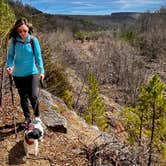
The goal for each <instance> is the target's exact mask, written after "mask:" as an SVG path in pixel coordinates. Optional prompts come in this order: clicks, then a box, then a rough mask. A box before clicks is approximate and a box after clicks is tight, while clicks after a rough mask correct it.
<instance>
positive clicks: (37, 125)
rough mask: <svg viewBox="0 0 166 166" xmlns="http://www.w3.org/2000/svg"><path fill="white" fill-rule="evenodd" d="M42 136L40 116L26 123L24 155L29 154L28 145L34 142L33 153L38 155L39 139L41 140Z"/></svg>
mask: <svg viewBox="0 0 166 166" xmlns="http://www.w3.org/2000/svg"><path fill="white" fill-rule="evenodd" d="M43 136H44V129H43V123H42V121H41V119H40V118H38V117H35V118H34V119H33V120H32V122H31V123H30V124H29V125H28V127H27V128H26V129H25V132H24V149H25V153H26V156H29V148H30V147H29V146H30V145H32V144H34V154H35V156H37V155H38V152H39V141H42V139H43Z"/></svg>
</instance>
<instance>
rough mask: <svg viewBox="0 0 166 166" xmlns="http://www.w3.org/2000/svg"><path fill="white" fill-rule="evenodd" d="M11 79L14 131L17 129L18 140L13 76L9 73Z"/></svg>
mask: <svg viewBox="0 0 166 166" xmlns="http://www.w3.org/2000/svg"><path fill="white" fill-rule="evenodd" d="M9 81H10V92H11V97H12V105H13V121H14V131H15V137H16V140H17V138H18V135H17V128H16V115H15V111H14V109H15V108H14V94H13V77H12V75H11V74H10V75H9Z"/></svg>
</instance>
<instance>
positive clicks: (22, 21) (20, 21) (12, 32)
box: [9, 18, 33, 39]
mask: <svg viewBox="0 0 166 166" xmlns="http://www.w3.org/2000/svg"><path fill="white" fill-rule="evenodd" d="M24 24H25V25H26V26H27V27H28V28H29V31H28V33H29V34H31V33H32V32H33V27H32V24H31V23H29V22H28V20H27V19H26V18H20V19H18V20H17V21H16V22H15V24H14V26H13V27H12V29H11V30H10V32H9V39H10V38H12V37H13V38H16V37H17V36H18V33H17V29H18V28H19V27H20V26H21V25H24Z"/></svg>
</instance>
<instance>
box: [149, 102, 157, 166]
mask: <svg viewBox="0 0 166 166" xmlns="http://www.w3.org/2000/svg"><path fill="white" fill-rule="evenodd" d="M155 111H156V110H155V99H154V102H153V118H152V132H151V139H150V145H149V159H148V166H150V165H151V160H152V148H153V139H154V130H155V116H156V115H155Z"/></svg>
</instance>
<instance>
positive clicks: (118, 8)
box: [22, 0, 166, 15]
mask: <svg viewBox="0 0 166 166" xmlns="http://www.w3.org/2000/svg"><path fill="white" fill-rule="evenodd" d="M22 2H23V3H27V4H29V5H31V6H33V7H35V8H37V9H39V10H41V11H43V12H45V13H50V14H72V15H75V14H76V15H77V14H78V15H107V14H111V13H113V12H145V11H147V10H149V11H154V10H158V9H159V8H160V7H161V6H164V5H166V0H22Z"/></svg>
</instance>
